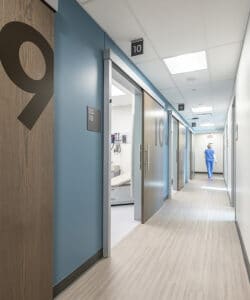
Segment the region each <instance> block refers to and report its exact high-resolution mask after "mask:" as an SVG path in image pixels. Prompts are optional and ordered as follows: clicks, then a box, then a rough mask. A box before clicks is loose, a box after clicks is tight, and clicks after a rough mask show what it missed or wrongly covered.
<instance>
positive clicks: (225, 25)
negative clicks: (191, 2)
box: [204, 0, 250, 48]
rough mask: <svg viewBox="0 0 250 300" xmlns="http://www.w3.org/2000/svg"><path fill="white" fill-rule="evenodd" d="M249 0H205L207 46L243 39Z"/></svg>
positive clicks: (249, 7) (249, 4) (249, 5)
mask: <svg viewBox="0 0 250 300" xmlns="http://www.w3.org/2000/svg"><path fill="white" fill-rule="evenodd" d="M249 9H250V1H249V0H209V1H204V20H205V27H206V36H207V46H208V47H209V48H210V47H215V46H218V45H223V44H229V43H233V42H239V41H241V40H243V37H244V33H245V28H246V25H247V19H248V15H249Z"/></svg>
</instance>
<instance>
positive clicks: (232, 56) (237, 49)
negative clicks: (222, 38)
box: [207, 43, 242, 80]
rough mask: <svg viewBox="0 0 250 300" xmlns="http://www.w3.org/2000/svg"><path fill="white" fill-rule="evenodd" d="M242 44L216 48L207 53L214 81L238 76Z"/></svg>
mask: <svg viewBox="0 0 250 300" xmlns="http://www.w3.org/2000/svg"><path fill="white" fill-rule="evenodd" d="M241 47H242V43H233V44H228V45H224V46H220V47H215V48H212V49H209V50H208V51H207V58H208V66H209V71H210V75H211V79H212V80H225V79H233V78H235V76H236V71H237V67H238V62H239V58H240V53H241Z"/></svg>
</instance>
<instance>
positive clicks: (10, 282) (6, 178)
mask: <svg viewBox="0 0 250 300" xmlns="http://www.w3.org/2000/svg"><path fill="white" fill-rule="evenodd" d="M53 15H54V13H53V11H52V10H50V9H49V8H48V7H47V6H46V5H45V4H44V3H42V1H40V0H22V1H20V0H0V28H1V29H2V28H3V26H5V25H6V24H7V23H9V22H13V21H20V22H23V23H26V24H28V25H30V26H32V27H33V28H35V29H36V30H37V31H39V32H40V33H41V34H42V35H43V37H44V38H46V40H47V41H48V43H49V44H50V45H51V47H52V48H53V40H54V37H53V29H54V16H53ZM11 38H13V39H15V36H11ZM0 39H1V34H0ZM0 42H1V40H0ZM0 54H1V53H0ZM20 60H21V61H22V65H23V66H24V69H25V70H26V72H27V74H29V75H30V76H33V77H34V78H35V79H37V78H41V77H42V76H43V73H44V64H45V62H44V60H43V56H42V55H41V53H40V51H39V50H38V49H37V47H35V46H34V45H33V44H31V43H25V44H24V45H23V46H22V48H21V50H20ZM52 84H53V83H52ZM32 97H33V94H32V93H29V92H27V91H24V90H22V88H20V87H18V86H17V85H16V84H15V83H14V82H13V81H12V80H11V79H10V78H9V76H8V75H7V73H6V70H5V69H4V67H3V63H2V62H1V63H0V266H1V267H0V299H4V300H31V299H32V300H48V299H52V245H53V241H52V238H53V237H52V220H53V218H52V214H53V209H52V208H53V123H54V122H53V99H50V101H49V103H48V105H47V106H46V108H45V109H44V110H43V111H42V114H41V115H40V117H39V118H38V120H37V121H36V123H35V124H34V126H33V128H32V129H31V130H30V129H28V128H27V127H25V126H24V124H23V123H21V122H20V121H19V120H18V119H17V117H18V116H19V114H20V113H21V112H22V110H23V109H24V107H25V106H26V105H27V104H28V103H29V101H30V99H31V98H32Z"/></svg>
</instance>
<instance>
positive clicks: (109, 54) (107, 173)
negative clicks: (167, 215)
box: [103, 49, 165, 257]
mask: <svg viewBox="0 0 250 300" xmlns="http://www.w3.org/2000/svg"><path fill="white" fill-rule="evenodd" d="M113 66H116V67H117V68H118V69H120V70H121V72H122V73H124V74H125V75H126V76H127V77H128V78H129V79H130V80H132V81H133V82H134V83H135V84H136V85H137V86H138V87H140V88H141V89H142V90H144V91H145V92H147V93H148V94H149V95H150V96H152V97H153V98H154V99H155V100H156V102H158V103H159V104H160V105H161V106H163V107H164V108H165V102H164V101H162V99H161V98H160V97H159V96H158V95H157V94H156V93H155V92H154V91H153V90H152V89H151V88H150V87H149V86H148V85H147V84H145V82H144V81H143V79H141V78H140V77H139V76H138V75H137V74H136V73H135V71H134V70H133V69H132V68H131V67H129V66H128V65H127V64H126V63H124V61H123V60H122V59H121V58H120V57H119V56H118V55H116V54H115V53H114V52H113V51H112V50H111V49H106V50H105V51H104V99H103V111H104V112H103V257H110V255H111V205H110V187H111V166H110V162H111V155H110V135H111V109H110V106H111V98H112V93H111V91H112V69H113ZM142 134H143V132H142ZM142 173H143V170H142ZM142 179H143V178H142Z"/></svg>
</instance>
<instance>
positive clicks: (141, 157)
mask: <svg viewBox="0 0 250 300" xmlns="http://www.w3.org/2000/svg"><path fill="white" fill-rule="evenodd" d="M141 169H142V144H140V170H141Z"/></svg>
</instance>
